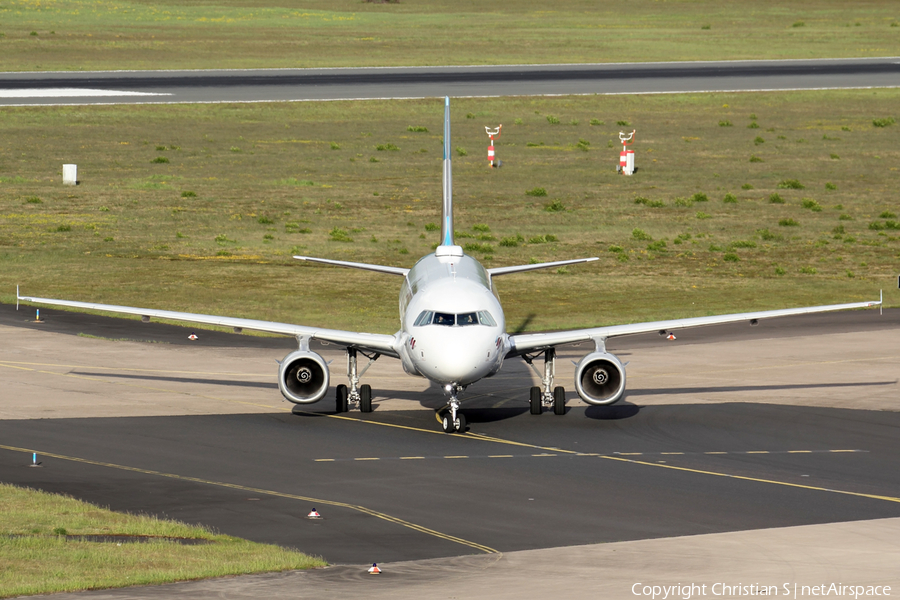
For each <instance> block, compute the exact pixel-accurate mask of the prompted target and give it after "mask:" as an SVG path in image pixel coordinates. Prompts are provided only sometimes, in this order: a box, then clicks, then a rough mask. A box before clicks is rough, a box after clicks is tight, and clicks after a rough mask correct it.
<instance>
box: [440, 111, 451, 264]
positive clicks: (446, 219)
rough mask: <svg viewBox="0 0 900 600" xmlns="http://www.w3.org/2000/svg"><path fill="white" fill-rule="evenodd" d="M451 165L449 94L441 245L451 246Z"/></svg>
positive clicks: (446, 120)
mask: <svg viewBox="0 0 900 600" xmlns="http://www.w3.org/2000/svg"><path fill="white" fill-rule="evenodd" d="M453 245H454V243H453V167H452V164H451V162H450V96H445V97H444V187H443V208H442V211H441V246H453Z"/></svg>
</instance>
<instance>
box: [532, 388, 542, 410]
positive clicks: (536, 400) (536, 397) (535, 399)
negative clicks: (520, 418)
mask: <svg viewBox="0 0 900 600" xmlns="http://www.w3.org/2000/svg"><path fill="white" fill-rule="evenodd" d="M541 409H542V407H541V388H539V387H537V386H534V387H533V388H531V414H533V415H539V414H541Z"/></svg>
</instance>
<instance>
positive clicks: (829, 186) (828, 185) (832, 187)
mask: <svg viewBox="0 0 900 600" xmlns="http://www.w3.org/2000/svg"><path fill="white" fill-rule="evenodd" d="M825 189H826V190H836V189H837V186H836V185H834V184H833V183H830V182H827V181H826V182H825Z"/></svg>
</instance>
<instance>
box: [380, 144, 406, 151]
mask: <svg viewBox="0 0 900 600" xmlns="http://www.w3.org/2000/svg"><path fill="white" fill-rule="evenodd" d="M375 149H376V150H378V151H379V152H399V151H400V147H399V146H397V145H395V144H378V145H377V146H375Z"/></svg>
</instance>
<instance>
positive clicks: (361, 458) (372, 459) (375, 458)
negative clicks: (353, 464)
mask: <svg viewBox="0 0 900 600" xmlns="http://www.w3.org/2000/svg"><path fill="white" fill-rule="evenodd" d="M353 460H381V459H380V458H354V459H353Z"/></svg>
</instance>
